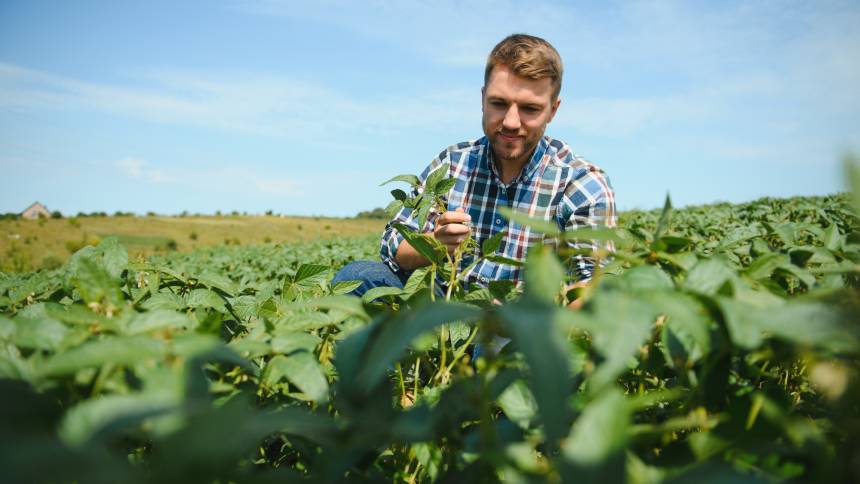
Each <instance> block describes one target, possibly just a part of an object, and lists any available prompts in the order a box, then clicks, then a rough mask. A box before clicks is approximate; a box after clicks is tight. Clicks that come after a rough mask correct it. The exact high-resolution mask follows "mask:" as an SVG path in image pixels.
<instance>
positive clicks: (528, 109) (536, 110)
mask: <svg viewBox="0 0 860 484" xmlns="http://www.w3.org/2000/svg"><path fill="white" fill-rule="evenodd" d="M523 111H525V112H527V113H530V114H536V113H539V112H540V108H538V107H535V106H525V107H523Z"/></svg>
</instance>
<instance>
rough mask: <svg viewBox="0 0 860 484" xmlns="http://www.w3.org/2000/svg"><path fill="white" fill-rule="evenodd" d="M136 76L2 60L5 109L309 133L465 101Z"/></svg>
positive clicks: (455, 107)
mask: <svg viewBox="0 0 860 484" xmlns="http://www.w3.org/2000/svg"><path fill="white" fill-rule="evenodd" d="M138 81H139V82H138V83H136V84H137V85H135V86H130V85H111V84H104V83H93V82H85V81H81V80H78V79H73V78H68V77H63V76H57V75H53V74H50V73H46V72H41V71H36V70H31V69H26V68H23V67H20V66H15V65H10V64H3V63H0V112H2V111H3V110H5V111H9V112H15V111H22V110H75V111H86V112H92V111H97V112H107V113H110V114H114V115H121V116H126V117H131V118H134V119H143V120H146V121H150V122H154V123H159V124H170V125H183V126H194V127H203V128H207V129H214V130H220V131H231V132H237V133H245V134H254V135H264V136H276V137H286V138H290V137H292V138H296V139H310V138H313V137H319V136H323V135H329V136H332V135H333V136H336V135H337V134H339V133H356V132H365V133H371V134H380V133H382V134H391V133H395V132H399V131H402V130H404V129H406V128H410V127H415V126H421V127H426V126H431V127H432V126H434V125H436V126H438V125H445V124H450V123H451V122H456V121H459V120H462V119H463V112H464V108H465V106H464V104H463V103H460V102H459V100H460V99H461V98H462V97H463V96H462V95H463V92H462V91H451V92H429V93H427V94H426V95H424V96H421V97H414V96H408V95H399V96H398V95H384V94H380V93H368V94H367V96H366V97H365V98H362V99H357V98H353V97H349V96H346V95H344V94H342V93H340V92H338V91H336V90H333V89H330V88H325V87H321V86H314V85H310V84H307V83H303V82H299V81H295V80H293V79H290V78H287V77H284V76H265V75H255V76H251V75H244V76H242V75H223V76H212V75H208V76H207V75H202V74H195V73H189V72H181V71H164V70H162V71H159V72H152V73H149V74H148V75H146V76H142V77H141V78H139V79H138ZM140 81H142V82H143V83H145V87H140ZM473 97H474V98H475V99H477V94H475V95H474V96H473ZM476 104H477V101H474V102H470V103H469V107H472V106H474V105H476ZM468 111H469V113H470V114H473V115H474V112H473V110H472V109H469V110H468ZM419 113H420V116H419V115H417V114H419Z"/></svg>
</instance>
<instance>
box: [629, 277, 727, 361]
mask: <svg viewBox="0 0 860 484" xmlns="http://www.w3.org/2000/svg"><path fill="white" fill-rule="evenodd" d="M645 297H646V298H647V299H648V301H650V302H651V304H652V305H653V306H654V307H655V308H657V310H658V311H660V312H661V313H662V314H664V315H666V317H667V318H666V321H665V322H664V325H663V331H662V333H661V338H662V340H663V347H662V348H661V349H662V350H663V353H664V356H665V357H666V362H667V363H668V364H669V366H671V367H673V368H678V369H681V370H684V369H687V368H690V367H692V365H693V364H694V363H696V362H697V361H699V360H700V359H701V358H703V357H705V356H706V355H708V353H709V352H710V351H711V334H710V320H709V318H708V317H707V313H706V311H705V309H704V308H703V307H702V306H701V304H699V302H698V301H697V300H696V299H694V298H693V297H691V296H688V295H686V294H676V293H670V292H659V293H653V294H650V295H647V296H645Z"/></svg>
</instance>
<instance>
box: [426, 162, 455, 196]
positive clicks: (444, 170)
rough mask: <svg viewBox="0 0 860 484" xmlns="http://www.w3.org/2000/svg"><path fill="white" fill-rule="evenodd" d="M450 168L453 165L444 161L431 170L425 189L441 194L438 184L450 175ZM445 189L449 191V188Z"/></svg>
mask: <svg viewBox="0 0 860 484" xmlns="http://www.w3.org/2000/svg"><path fill="white" fill-rule="evenodd" d="M450 168H451V165H450V164H449V163H442V164H441V165H439V166H438V167H436V169H435V170H433V171H431V172H430V173H429V174H428V175H427V179H426V180H425V181H424V190H425V191H426V192H428V193H432V194H441V193H440V191H439V190H437V189H436V188H437V185H438V184H439V182H441V181H442V180H443V179H444V178H445V177H446V176H447V175H448V171H450ZM445 191H446V192H447V191H448V190H445Z"/></svg>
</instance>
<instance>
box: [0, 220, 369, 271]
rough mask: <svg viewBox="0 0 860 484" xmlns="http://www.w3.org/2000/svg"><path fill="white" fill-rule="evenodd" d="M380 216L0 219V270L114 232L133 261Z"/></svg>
mask: <svg viewBox="0 0 860 484" xmlns="http://www.w3.org/2000/svg"><path fill="white" fill-rule="evenodd" d="M384 224H385V221H384V220H374V219H340V218H327V217H279V216H271V215H269V216H262V215H261V216H247V215H245V216H243V215H224V216H185V217H181V216H174V217H166V216H146V217H135V216H113V217H108V216H88V217H71V218H65V219H51V218H48V219H43V220H0V271H7V272H23V271H32V270H37V269H55V268H57V267H59V266H60V265H62V264H64V263H65V262H66V261H67V260H68V258H69V257H70V256H71V255H72V254H74V253H75V252H77V251H78V250H80V249H81V248H83V247H85V246H87V245H98V243H99V241H101V240H102V239H105V238H108V237H116V238H117V240H118V241H119V242H120V243H121V244H122V245H123V246H124V247H125V248H126V249H127V250H128V253H129V258H130V259H131V260H138V259H141V258H145V257H148V256H150V255H153V254H162V253H166V252H172V251H179V252H189V251H192V250H194V249H197V248H200V247H209V246H212V245H260V244H270V243H272V244H277V243H284V242H300V241H306V240H319V239H331V238H336V237H354V236H361V235H367V234H371V233H379V232H381V231H382V227H383V225H384Z"/></svg>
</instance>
